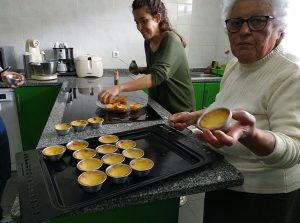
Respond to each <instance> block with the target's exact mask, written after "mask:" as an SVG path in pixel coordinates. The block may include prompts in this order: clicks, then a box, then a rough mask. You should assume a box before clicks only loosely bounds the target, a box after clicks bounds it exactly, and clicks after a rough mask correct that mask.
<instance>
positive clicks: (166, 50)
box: [143, 32, 195, 114]
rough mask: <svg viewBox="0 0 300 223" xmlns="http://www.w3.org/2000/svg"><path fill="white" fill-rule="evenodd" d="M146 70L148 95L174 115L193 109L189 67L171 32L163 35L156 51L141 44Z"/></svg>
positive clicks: (179, 42)
mask: <svg viewBox="0 0 300 223" xmlns="http://www.w3.org/2000/svg"><path fill="white" fill-rule="evenodd" d="M144 45H145V52H146V61H147V69H146V70H144V72H143V73H145V74H151V76H152V88H150V89H149V96H150V97H151V98H153V99H154V100H155V101H157V102H158V103H159V104H160V105H161V106H163V107H164V108H165V109H167V110H168V111H169V112H170V113H172V114H174V113H177V112H182V111H193V110H194V109H195V97H194V91H193V86H192V81H191V77H190V73H189V65H188V61H187V57H186V54H185V50H184V47H183V45H182V43H181V40H180V39H179V37H178V36H177V35H176V34H175V33H174V32H167V33H166V34H165V36H164V37H163V39H162V40H161V43H160V46H159V48H158V49H157V51H156V52H154V53H153V52H152V50H151V49H150V45H149V41H145V44H144Z"/></svg>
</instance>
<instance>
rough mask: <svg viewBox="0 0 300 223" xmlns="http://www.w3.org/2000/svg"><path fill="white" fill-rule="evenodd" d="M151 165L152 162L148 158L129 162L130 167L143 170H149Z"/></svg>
mask: <svg viewBox="0 0 300 223" xmlns="http://www.w3.org/2000/svg"><path fill="white" fill-rule="evenodd" d="M152 166H153V163H152V162H151V161H149V160H136V161H135V162H133V163H131V167H132V169H135V170H139V171H143V170H149V169H151V168H152Z"/></svg>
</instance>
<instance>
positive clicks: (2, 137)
mask: <svg viewBox="0 0 300 223" xmlns="http://www.w3.org/2000/svg"><path fill="white" fill-rule="evenodd" d="M10 176H11V169H10V153H9V143H8V137H7V133H6V130H5V127H4V123H3V121H2V119H1V117H0V219H2V215H3V210H2V207H1V199H2V194H3V191H4V188H5V185H6V181H7V180H8V179H9V178H10Z"/></svg>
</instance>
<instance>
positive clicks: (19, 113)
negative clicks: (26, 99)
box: [15, 94, 22, 119]
mask: <svg viewBox="0 0 300 223" xmlns="http://www.w3.org/2000/svg"><path fill="white" fill-rule="evenodd" d="M15 95H16V102H17V111H18V116H19V117H18V118H19V119H20V117H21V114H22V111H21V107H22V106H21V105H20V96H19V95H18V94H15Z"/></svg>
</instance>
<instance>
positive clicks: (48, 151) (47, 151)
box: [43, 146, 64, 156]
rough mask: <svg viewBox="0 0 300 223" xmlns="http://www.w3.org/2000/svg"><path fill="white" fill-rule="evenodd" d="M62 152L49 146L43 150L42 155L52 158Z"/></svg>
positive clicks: (55, 147) (57, 147) (59, 148)
mask: <svg viewBox="0 0 300 223" xmlns="http://www.w3.org/2000/svg"><path fill="white" fill-rule="evenodd" d="M63 151H64V148H62V147H60V146H51V147H48V148H46V149H44V150H43V154H44V155H46V156H54V155H57V154H60V153H62V152H63Z"/></svg>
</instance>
